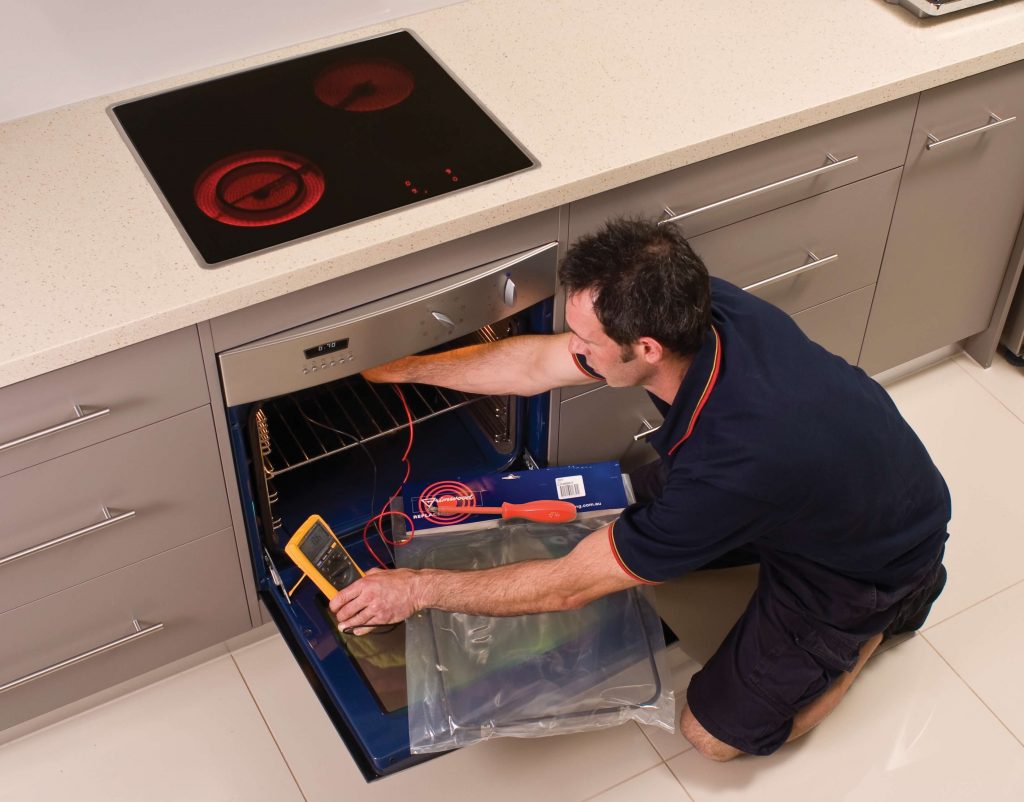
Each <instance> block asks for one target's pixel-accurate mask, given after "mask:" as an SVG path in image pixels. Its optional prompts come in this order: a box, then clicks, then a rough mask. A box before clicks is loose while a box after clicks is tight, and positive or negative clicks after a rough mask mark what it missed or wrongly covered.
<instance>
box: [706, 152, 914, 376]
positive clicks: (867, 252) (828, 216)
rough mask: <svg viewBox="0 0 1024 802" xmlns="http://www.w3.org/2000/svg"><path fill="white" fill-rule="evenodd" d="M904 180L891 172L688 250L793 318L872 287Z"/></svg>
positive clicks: (724, 231)
mask: <svg viewBox="0 0 1024 802" xmlns="http://www.w3.org/2000/svg"><path fill="white" fill-rule="evenodd" d="M899 180H900V171H899V169H896V170H889V171H888V172H885V173H882V174H881V175H876V176H874V177H872V178H866V179H864V180H863V181H858V182H856V183H855V184H850V185H849V186H846V187H840V188H839V189H833V190H832V191H831V192H824V193H822V194H821V195H816V196H815V197H813V198H808V199H807V200H802V201H800V202H798V203H791V204H790V205H789V206H784V207H783V208H781V209H775V210H774V211H771V212H765V213H764V214H762V215H758V216H757V217H752V218H750V219H749V220H744V221H742V222H739V223H734V224H733V225H731V226H726V227H725V228H720V229H718V230H717V231H712V232H709V233H707V234H702V235H701V236H699V237H694V238H693V239H692V240H690V244H691V245H692V246H693V249H694V250H695V251H696V252H697V253H698V254H699V255H700V256H701V258H702V259H703V260H704V263H705V264H706V265H707V267H708V270H709V271H710V272H711V273H712V275H716V276H720V277H721V278H724V279H725V280H726V281H731V282H732V283H733V284H736V285H738V286H740V287H743V288H744V289H747V290H749V291H750V292H751V293H752V294H754V295H757V296H758V297H759V298H763V299H764V300H766V301H768V302H769V303H771V304H774V305H775V306H777V307H779V308H780V309H782V310H783V311H784V312H788V313H789V314H791V315H792V314H796V313H797V312H801V311H803V310H804V309H810V308H811V307H813V306H817V305H818V304H823V303H825V302H826V301H830V300H832V299H833V298H838V297H839V296H841V295H845V294H846V293H849V292H853V291H854V290H857V289H860V288H861V287H866V286H868V285H869V284H874V282H875V279H876V278H877V276H878V267H879V265H880V264H881V262H882V251H883V249H884V248H885V237H886V234H887V233H888V231H889V223H890V221H891V219H892V208H893V204H894V203H895V201H896V190H897V187H898V185H899ZM862 334H863V330H862ZM857 347H858V349H859V348H860V343H859V342H858V344H857ZM854 359H855V360H856V357H854Z"/></svg>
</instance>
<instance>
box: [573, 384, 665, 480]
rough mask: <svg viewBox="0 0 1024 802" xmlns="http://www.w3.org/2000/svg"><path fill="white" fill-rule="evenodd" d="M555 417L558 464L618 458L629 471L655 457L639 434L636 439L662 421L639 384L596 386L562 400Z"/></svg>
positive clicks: (624, 468) (652, 450)
mask: <svg viewBox="0 0 1024 802" xmlns="http://www.w3.org/2000/svg"><path fill="white" fill-rule="evenodd" d="M558 420H559V422H558V455H557V458H556V464H558V465H572V464H574V463H578V462H601V461H603V460H618V461H619V462H620V463H622V468H623V470H625V471H630V470H633V469H634V468H636V467H637V466H638V465H642V464H643V463H645V462H649V461H650V460H652V459H655V458H656V457H657V454H656V453H655V451H654V449H653V448H651V447H650V446H649V445H647V443H646V442H645V440H644V439H643V438H642V437H641V438H640V439H636V436H637V435H642V434H643V433H644V432H645V431H648V430H649V429H651V428H654V427H658V426H660V425H661V423H662V417H661V414H660V413H659V412H658V410H657V409H656V408H655V406H654V404H653V403H651V399H650V398H649V397H648V395H647V393H646V392H645V391H644V390H643V389H641V388H639V387H629V388H622V389H620V388H615V387H599V388H597V389H596V390H591V391H590V392H589V393H584V394H583V395H579V396H576V397H575V398H572V399H570V400H568V401H563V402H562V403H561V404H560V405H559V419H558ZM645 421H646V423H645Z"/></svg>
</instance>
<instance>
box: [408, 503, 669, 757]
mask: <svg viewBox="0 0 1024 802" xmlns="http://www.w3.org/2000/svg"><path fill="white" fill-rule="evenodd" d="M612 520H614V516H611V517H609V516H598V517H593V518H589V519H585V520H578V521H575V522H573V523H570V524H541V523H526V522H521V523H509V522H502V523H501V524H499V525H497V526H494V527H492V528H488V529H483V530H475V531H462V532H445V531H441V532H436V533H430V534H426V535H423V536H421V537H420V536H418V537H416V538H414V539H413V540H412V541H411V542H410V543H409V544H407V545H406V546H404V547H403V548H401V549H399V550H398V561H399V564H400V565H401V566H402V567H407V568H447V569H457V570H469V569H482V568H492V567H494V566H498V565H505V564H508V563H513V562H521V561H523V560H534V559H547V558H552V557H560V556H562V555H564V554H567V553H568V552H569V551H570V550H571V549H572V547H573V546H574V545H575V544H576V543H578V542H579V541H580V540H582V539H583V538H584V537H586V536H587V535H589V534H590V533H591V532H593V531H596V530H597V529H599V528H601V527H603V526H606V525H607V524H608V523H609V522H610V521H612ZM406 624H407V625H406V675H407V682H408V692H409V743H410V749H411V751H412V752H413V753H423V752H440V751H444V750H447V749H452V748H454V747H460V746H466V745H468V744H472V743H476V742H477V741H484V740H488V739H490V738H497V737H517V738H535V737H540V736H545V735H555V734H561V733H568V732H581V731H584V730H593V729H601V728H604V727H611V726H615V725H617V724H621V723H623V722H625V721H628V720H635V721H639V722H642V723H644V724H652V725H655V726H659V727H661V728H663V729H665V730H668V731H669V732H673V731H674V728H675V699H674V696H673V693H672V687H671V683H670V682H669V677H670V674H669V668H668V664H667V661H666V658H665V638H664V634H663V631H662V628H661V621H660V620H659V618H658V614H657V612H656V611H655V608H654V604H653V594H652V593H651V592H650V591H649V589H645V588H631V589H629V590H625V591H620V592H618V593H613V594H611V595H609V596H605V597H603V598H601V599H597V600H596V601H594V602H592V603H591V604H588V605H587V606H586V607H583V608H581V609H579V610H570V611H566V612H558V613H540V614H535V615H521V616H510V617H507V618H495V617H490V616H477V615H466V614H464V613H447V612H443V611H440V610H424V611H421V612H420V613H417V614H416V615H415V616H413V617H412V618H410V619H409V620H408V621H407V622H406Z"/></svg>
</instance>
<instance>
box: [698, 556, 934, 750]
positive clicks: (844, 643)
mask: <svg viewBox="0 0 1024 802" xmlns="http://www.w3.org/2000/svg"><path fill="white" fill-rule="evenodd" d="M941 558H942V555H941V553H940V554H939V555H938V557H937V560H936V562H935V563H934V564H933V565H931V566H929V568H928V569H927V570H926V571H925V572H924V574H922V575H919V576H918V577H915V579H914V580H913V581H912V582H910V583H908V585H907V586H905V587H904V588H900V589H897V590H894V591H887V592H883V591H881V590H879V589H878V588H876V587H875V586H873V585H867V584H864V583H862V582H855V581H853V580H850V579H848V578H846V577H842V576H839V575H837V574H834V573H832V572H830V571H828V570H826V569H824V568H822V567H820V566H817V565H813V564H810V563H805V564H802V565H793V561H792V560H785V561H781V564H780V561H778V560H777V559H774V558H773V559H772V561H771V562H765V561H762V563H761V572H760V576H759V579H758V585H757V589H756V590H755V591H754V595H753V597H752V598H751V600H750V604H749V605H748V606H747V609H746V611H745V612H744V613H743V615H742V616H741V617H740V619H739V621H737V622H736V625H735V626H734V627H733V628H732V630H731V631H730V632H729V634H728V635H727V636H726V638H725V640H724V641H723V642H722V645H721V646H719V647H718V651H716V652H715V654H714V655H713V656H712V657H711V659H710V660H708V662H707V664H706V665H705V666H704V667H703V668H702V669H701V670H700V671H699V672H697V674H696V675H694V677H693V679H692V680H691V681H690V687H689V689H688V690H687V693H686V701H687V703H688V704H689V706H690V712H692V713H693V715H694V717H695V718H696V719H697V721H698V722H699V723H700V724H701V726H703V727H704V729H705V730H707V731H708V732H709V733H711V735H713V736H714V737H715V738H717V739H718V740H720V741H722V742H724V743H727V744H729V745H730V746H733V747H735V748H736V749H739V750H740V751H742V752H746V753H747V754H753V755H768V754H771V753H772V752H774V751H775V750H776V749H778V748H779V747H780V746H782V744H784V743H785V742H786V740H787V739H788V738H789V734H790V732H791V731H792V728H793V716H794V715H795V714H796V713H797V712H798V711H799V710H801V709H802V708H804V707H806V706H807V705H809V704H810V703H811V702H813V701H814V700H815V699H817V698H818V697H819V696H821V695H822V694H823V693H824V692H825V691H827V690H828V689H829V687H831V686H832V684H833V683H834V682H835V681H836V680H837V679H839V678H840V677H841V676H842V675H843V674H844V673H845V672H847V671H850V670H851V669H852V668H853V667H854V665H855V664H856V662H857V658H858V657H859V652H860V648H861V646H862V645H863V644H864V643H865V642H866V641H867V640H869V639H870V638H872V637H873V636H875V635H877V634H878V633H881V632H888V631H890V630H892V629H896V630H897V631H904V632H905V631H910V630H911V629H917V628H919V627H920V626H921V625H922V624H923V623H924V619H925V618H926V617H927V615H928V611H929V609H930V608H931V603H932V602H933V601H934V600H935V598H936V597H937V596H938V594H939V592H941V590H942V586H943V584H944V583H945V578H946V573H945V569H944V568H943V566H942V562H941ZM794 570H795V571H798V572H799V576H800V579H801V580H807V581H808V582H809V584H813V586H814V587H815V589H816V590H819V591H821V592H822V594H821V595H816V596H815V602H814V603H816V604H819V605H821V604H822V603H823V604H824V605H825V606H826V607H827V609H819V610H816V611H815V614H814V615H811V614H810V613H809V612H808V611H807V610H806V609H805V607H804V605H803V604H802V600H797V599H795V598H794V596H793V585H794V583H793V581H792V579H793V574H792V573H791V572H792V571H794ZM823 617H824V619H825V621H827V622H828V623H825V622H824V621H823V620H822V618H823Z"/></svg>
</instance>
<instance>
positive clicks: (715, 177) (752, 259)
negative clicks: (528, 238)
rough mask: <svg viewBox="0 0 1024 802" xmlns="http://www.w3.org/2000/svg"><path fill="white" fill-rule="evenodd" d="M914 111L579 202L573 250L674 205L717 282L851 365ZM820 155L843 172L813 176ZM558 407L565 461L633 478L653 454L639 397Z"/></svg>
mask: <svg viewBox="0 0 1024 802" xmlns="http://www.w3.org/2000/svg"><path fill="white" fill-rule="evenodd" d="M915 107H916V98H914V97H911V98H903V99H901V100H898V101H894V102H892V103H887V104H885V105H883V106H879V107H876V108H872V109H867V110H866V111H863V112H858V113H856V114H851V115H848V116H847V117H842V118H839V119H837V120H833V121H831V122H828V123H823V124H821V125H817V126H813V127H811V128H808V129H806V130H803V131H798V132H795V133H793V134H788V135H786V136H783V137H779V138H778V139H773V140H769V141H767V142H764V143H761V144H758V145H754V146H751V147H748V148H744V149H742V150H739V151H736V152H735V153H730V154H726V155H724V156H720V157H717V158H715V159H710V160H708V161H707V162H702V163H700V164H696V165H691V166H689V167H684V168H681V169H679V170H675V171H673V172H671V173H667V174H665V175H662V176H655V177H654V178H651V179H647V180H645V181H640V182H638V183H637V184H634V185H630V186H628V187H624V188H622V189H618V190H612V191H610V192H606V193H603V194H601V195H598V196H595V197H594V198H587V199H584V200H582V201H579V202H576V203H573V204H571V205H570V208H569V240H570V245H571V243H572V242H573V241H574V240H575V239H577V238H578V237H579V236H581V235H583V234H587V233H591V232H593V231H596V230H597V229H598V228H600V226H601V225H602V224H603V223H604V222H605V220H606V219H608V218H610V217H614V216H616V215H622V214H627V215H628V214H644V215H647V216H657V213H658V212H660V211H661V210H662V209H663V208H664V207H665V206H671V208H672V210H673V211H675V212H681V213H682V214H683V219H682V220H680V221H679V222H678V225H679V226H680V227H681V228H682V230H683V233H684V234H686V235H687V236H688V237H689V238H690V241H691V244H692V245H693V247H694V249H695V250H696V251H697V253H698V254H700V255H701V256H702V258H703V259H704V261H705V263H706V264H707V266H708V269H709V271H710V272H711V273H712V274H713V275H717V276H719V277H721V278H724V279H726V280H728V281H731V282H733V283H735V284H737V285H739V286H742V287H747V288H749V290H750V291H751V292H752V293H754V294H756V295H758V296H760V297H762V298H764V299H765V300H767V301H769V302H770V303H773V304H775V305H776V306H779V307H780V308H781V309H783V310H785V311H786V312H788V313H790V314H794V315H795V314H798V313H806V314H805V317H804V319H803V320H802V321H801V320H798V324H799V325H803V326H805V328H807V329H809V330H810V331H811V333H812V339H816V340H817V341H818V342H820V343H821V344H823V345H824V346H825V347H826V348H829V350H832V351H833V352H834V353H839V354H840V355H841V356H843V357H844V358H845V359H847V360H848V361H850V362H854V363H855V362H856V361H857V352H858V351H859V349H860V344H861V341H862V339H863V335H864V327H865V321H866V318H867V312H866V309H865V306H864V303H865V299H867V301H868V302H870V298H871V295H872V293H873V290H874V283H875V280H876V278H877V276H878V271H879V266H880V264H881V259H882V252H883V249H884V247H885V239H886V234H887V232H888V229H889V224H890V221H891V219H892V211H893V206H894V204H895V200H896V193H897V189H898V186H899V181H900V173H901V166H902V163H903V159H904V158H905V156H906V148H907V142H908V139H909V136H910V131H911V128H912V126H913V115H914V109H915ZM822 153H829V154H832V156H834V157H836V158H837V159H838V162H844V161H846V163H845V164H842V166H836V167H832V168H829V169H827V170H826V171H824V172H816V171H814V169H813V167H812V165H811V162H812V161H813V160H814V159H816V158H818V155H815V154H819V155H820V154H822ZM854 156H856V157H857V158H856V159H853V157H854ZM847 160H848V161H847ZM808 169H811V170H812V171H813V172H814V174H813V175H810V176H805V175H804V174H805V173H806V172H807V170H808ZM800 176H804V177H800ZM793 177H796V180H792V181H790V180H789V179H790V178H793ZM731 198H735V199H734V200H731ZM722 200H724V201H725V202H724V203H720V202H719V201H722ZM708 207H710V208H708ZM702 209H703V211H701V210H702ZM690 212H694V213H693V214H689V213H690ZM663 216H664V215H663ZM857 291H862V292H860V294H859V295H856V297H855V298H850V297H848V296H850V295H851V294H852V293H855V292H857ZM829 302H831V305H829ZM825 308H827V309H828V310H829V312H830V313H831V314H832V315H834V316H835V317H834V318H833V319H830V320H829V321H828V322H827V325H826V324H825V322H823V321H821V320H820V316H821V314H822V313H823V311H824V309H825ZM815 310H817V311H815ZM560 399H561V403H560V404H559V405H558V437H557V448H556V450H555V461H556V462H557V463H558V464H563V465H564V464H568V463H572V462H586V461H593V460H607V459H618V460H620V461H621V462H623V463H624V466H625V467H627V469H629V468H631V467H634V466H635V465H636V464H639V463H641V462H643V461H647V460H648V459H651V458H653V457H654V452H653V449H651V448H650V447H649V446H647V445H645V444H643V443H642V442H641V443H636V442H634V435H636V434H638V433H640V432H642V431H643V430H644V428H645V425H644V424H643V423H642V421H644V420H646V421H648V422H650V423H653V422H654V421H657V422H658V423H660V416H658V414H657V412H656V411H655V408H654V406H653V404H652V403H651V401H650V399H649V398H647V395H646V393H644V392H643V391H641V390H639V389H634V390H632V391H622V390H615V389H610V388H606V387H601V388H598V389H597V390H586V389H584V388H579V387H574V388H566V389H564V390H562V392H561V395H560ZM654 425H657V424H656V423H655V424H654Z"/></svg>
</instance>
